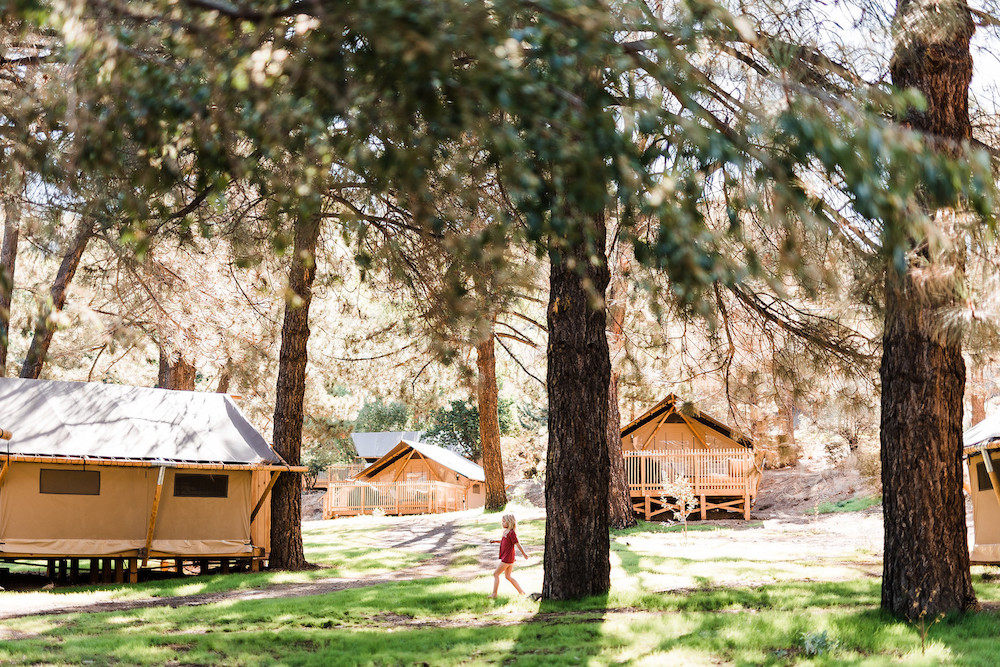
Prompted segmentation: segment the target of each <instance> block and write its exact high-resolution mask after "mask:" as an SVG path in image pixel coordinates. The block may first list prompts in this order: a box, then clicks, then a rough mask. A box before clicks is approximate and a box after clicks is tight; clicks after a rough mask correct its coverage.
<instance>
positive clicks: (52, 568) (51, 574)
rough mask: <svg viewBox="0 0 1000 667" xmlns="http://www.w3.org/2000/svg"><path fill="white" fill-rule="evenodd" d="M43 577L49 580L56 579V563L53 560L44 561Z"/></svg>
mask: <svg viewBox="0 0 1000 667" xmlns="http://www.w3.org/2000/svg"><path fill="white" fill-rule="evenodd" d="M45 576H46V577H48V578H49V579H55V578H56V561H55V559H52V558H50V559H48V560H47V561H45Z"/></svg>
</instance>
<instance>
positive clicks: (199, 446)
mask: <svg viewBox="0 0 1000 667" xmlns="http://www.w3.org/2000/svg"><path fill="white" fill-rule="evenodd" d="M0 423H2V425H3V426H4V428H6V429H8V430H10V431H11V432H12V434H13V437H12V438H11V439H10V440H8V441H6V442H0V559H4V560H13V559H18V558H36V559H37V558H44V559H48V560H49V561H50V568H51V567H52V563H53V561H55V560H59V561H60V566H61V567H65V561H64V560H63V559H71V560H72V564H73V567H74V569H75V568H76V567H78V565H79V559H81V558H90V559H92V562H91V575H92V578H93V577H94V567H95V564H94V562H93V559H105V560H106V562H105V564H104V566H103V567H104V570H105V572H107V570H108V569H109V567H110V566H111V565H113V566H114V567H115V568H116V576H117V577H118V578H119V579H120V578H121V577H122V576H123V575H122V568H123V567H124V564H125V561H128V566H129V578H130V580H133V581H134V580H135V578H136V568H137V561H138V560H139V559H142V561H143V563H145V562H146V561H148V560H149V559H150V558H154V559H165V558H170V559H176V560H177V561H183V560H184V559H192V560H194V559H197V560H199V561H201V563H202V564H203V568H204V567H205V564H206V563H207V561H209V560H216V561H219V562H220V566H221V567H222V568H223V569H224V570H225V569H228V565H229V562H230V559H239V560H243V561H244V562H249V563H250V565H251V566H252V567H254V568H256V566H257V565H259V561H260V560H261V559H263V558H266V556H267V550H268V546H269V543H268V539H269V532H270V512H269V508H268V504H267V503H265V500H266V498H267V497H268V495H269V493H270V490H271V488H272V486H273V484H274V482H275V480H276V478H277V476H278V474H279V473H281V472H283V471H289V470H293V471H302V470H304V468H292V467H290V466H288V465H286V464H285V462H284V461H283V460H282V459H281V457H279V456H278V455H277V454H276V453H275V452H274V450H272V449H271V447H270V446H269V445H268V444H267V442H265V440H264V438H263V437H262V436H261V435H260V433H258V432H257V431H256V430H255V429H254V427H253V426H252V425H251V424H250V422H248V421H247V419H246V417H244V416H243V414H242V413H241V412H240V410H239V408H237V407H236V404H235V403H234V402H233V400H232V399H231V398H230V397H229V396H227V395H224V394H213V393H202V392H189V391H171V390H166V389H150V388H140V387H125V386H120V385H111V384H99V383H82V382H53V381H46V380H21V379H13V378H0ZM109 563H110V564H109Z"/></svg>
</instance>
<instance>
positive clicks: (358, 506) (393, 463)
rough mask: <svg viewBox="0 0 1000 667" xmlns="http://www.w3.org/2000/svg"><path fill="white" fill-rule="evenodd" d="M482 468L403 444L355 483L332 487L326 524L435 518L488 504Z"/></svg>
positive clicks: (325, 506) (424, 445)
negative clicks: (364, 518) (375, 517)
mask: <svg viewBox="0 0 1000 667" xmlns="http://www.w3.org/2000/svg"><path fill="white" fill-rule="evenodd" d="M485 482H486V475H485V473H484V472H483V469H482V467H480V466H479V465H476V464H475V463H473V462H472V461H469V460H468V459H466V458H463V457H462V456H459V455H458V454H456V453H454V452H451V451H449V450H447V449H444V448H443V447H438V446H437V445H431V444H427V443H423V442H415V441H412V440H401V441H399V442H398V443H396V446H395V447H393V448H392V449H390V450H389V451H388V452H386V454H385V455H384V456H382V457H381V458H379V459H378V460H377V461H375V462H374V463H373V464H371V465H370V466H368V467H367V468H365V469H364V470H362V471H361V472H360V473H358V474H357V475H356V476H355V479H354V480H351V481H346V482H331V483H330V486H329V487H328V488H327V492H326V495H325V496H324V497H323V518H325V519H332V518H336V517H341V516H356V515H359V514H371V513H372V512H373V511H382V512H384V513H386V514H394V515H403V514H435V513H438V512H454V511H457V510H464V509H474V508H477V507H482V506H483V505H484V504H485V503H486V488H485V487H486V484H485Z"/></svg>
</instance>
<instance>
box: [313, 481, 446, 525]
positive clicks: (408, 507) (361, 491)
mask: <svg viewBox="0 0 1000 667" xmlns="http://www.w3.org/2000/svg"><path fill="white" fill-rule="evenodd" d="M465 507H466V489H465V487H464V486H459V485H458V484H449V483H447V482H367V483H366V482H357V481H345V482H330V483H329V485H328V486H327V489H326V495H324V496H323V518H324V519H333V518H336V517H340V516H357V515H359V514H371V513H372V512H373V511H375V510H381V511H382V512H385V513H386V514H394V515H401V514H437V513H440V512H455V511H458V510H463V509H465Z"/></svg>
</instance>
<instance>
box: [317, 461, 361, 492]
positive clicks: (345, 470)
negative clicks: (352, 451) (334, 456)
mask: <svg viewBox="0 0 1000 667" xmlns="http://www.w3.org/2000/svg"><path fill="white" fill-rule="evenodd" d="M367 467H368V464H367V463H338V464H336V465H332V466H330V467H329V468H327V469H326V470H324V471H323V472H321V473H319V474H318V475H316V479H315V481H312V488H314V489H326V488H328V487H329V486H330V483H331V482H344V481H347V480H349V479H351V478H352V477H354V476H355V475H357V474H358V473H359V472H361V471H362V470H364V469H365V468H367ZM306 477H307V476H306V475H303V476H302V483H303V484H306V482H307V480H306Z"/></svg>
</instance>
